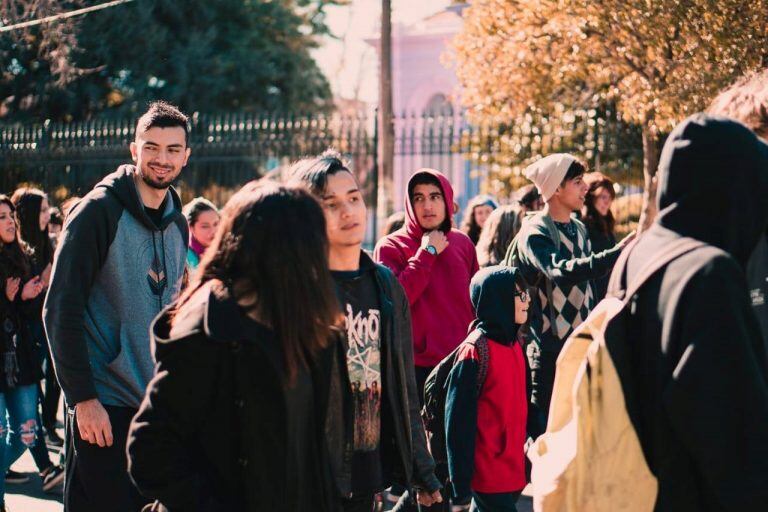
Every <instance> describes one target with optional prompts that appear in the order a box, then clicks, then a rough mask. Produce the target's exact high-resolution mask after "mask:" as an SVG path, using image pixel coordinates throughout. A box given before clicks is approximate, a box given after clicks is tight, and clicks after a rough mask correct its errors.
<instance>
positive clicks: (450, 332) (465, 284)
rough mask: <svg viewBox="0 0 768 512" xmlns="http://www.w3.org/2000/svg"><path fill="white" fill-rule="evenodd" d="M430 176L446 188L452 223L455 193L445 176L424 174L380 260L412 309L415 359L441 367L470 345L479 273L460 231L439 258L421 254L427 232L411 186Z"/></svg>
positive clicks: (451, 234) (380, 249) (381, 245)
mask: <svg viewBox="0 0 768 512" xmlns="http://www.w3.org/2000/svg"><path fill="white" fill-rule="evenodd" d="M422 173H427V174H431V175H432V176H434V177H436V178H437V179H438V181H439V182H440V185H441V186H440V188H441V189H442V192H443V197H444V198H445V204H446V215H447V218H449V219H450V217H451V211H452V207H453V188H452V187H451V184H450V183H449V182H448V179H447V178H446V177H445V176H444V175H443V174H442V173H441V172H439V171H436V170H433V169H420V170H418V171H416V172H415V173H414V175H413V176H411V179H410V180H409V183H408V187H406V193H405V212H406V219H405V225H404V226H403V227H402V228H401V229H399V230H398V231H395V232H394V233H392V234H391V235H388V236H386V237H385V238H383V239H381V240H379V242H378V244H376V249H375V251H374V258H375V259H376V261H378V262H379V263H382V264H384V265H386V266H387V267H389V268H390V269H391V270H392V272H394V274H395V275H396V276H397V279H398V280H399V281H400V284H402V285H403V288H404V289H405V293H406V295H407V296H408V302H410V305H411V322H412V325H413V345H414V347H413V353H414V361H415V364H416V366H420V367H425V368H431V367H434V366H436V365H437V364H438V363H439V362H440V361H442V359H443V358H444V357H445V356H447V355H448V354H449V353H451V351H453V349H455V348H456V347H458V346H459V344H460V343H461V342H462V341H464V338H465V337H466V335H467V329H468V327H469V324H470V323H471V322H472V320H474V318H475V314H474V311H473V309H472V304H471V303H470V301H469V293H468V290H469V281H470V280H471V279H472V276H473V275H474V274H475V272H477V270H478V264H477V254H476V253H475V246H474V245H472V241H471V240H470V239H469V237H468V236H467V235H465V234H464V233H462V232H461V231H459V230H457V229H451V230H450V231H448V233H446V236H447V238H448V247H446V249H445V250H444V251H443V252H442V253H440V254H438V255H437V256H433V255H432V254H430V253H429V252H427V251H425V250H423V249H421V239H422V237H423V236H424V230H423V229H422V228H421V226H420V225H419V223H418V221H417V220H416V214H415V213H414V210H413V206H412V205H411V200H410V195H409V193H408V190H410V182H411V181H412V180H413V179H414V177H415V176H417V175H419V174H422Z"/></svg>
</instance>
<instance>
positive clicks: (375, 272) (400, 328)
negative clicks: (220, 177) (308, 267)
mask: <svg viewBox="0 0 768 512" xmlns="http://www.w3.org/2000/svg"><path fill="white" fill-rule="evenodd" d="M290 179H292V180H294V181H298V182H301V183H303V184H305V185H306V186H307V187H308V188H309V189H310V190H311V191H312V193H313V194H314V195H315V196H316V197H317V199H318V200H319V201H320V204H321V205H322V207H323V211H324V212H325V219H326V231H327V234H328V242H329V257H328V260H329V265H330V269H331V274H332V275H333V277H334V279H335V281H336V285H337V290H338V294H339V299H340V302H341V307H342V311H343V313H344V315H345V326H346V334H347V335H346V338H345V341H346V346H344V347H343V349H344V352H345V353H344V354H342V356H341V358H340V359H341V362H340V363H339V364H338V366H339V371H340V372H341V375H342V376H343V378H341V379H340V381H341V382H344V383H346V386H344V387H343V388H342V389H339V386H334V385H332V386H331V398H330V403H331V411H330V412H329V414H328V416H329V420H328V422H327V426H326V436H327V438H328V444H329V447H328V448H329V451H330V455H331V466H332V472H333V476H334V479H335V482H336V487H337V490H338V492H339V496H340V501H341V506H342V508H343V510H344V511H345V512H358V511H359V512H370V511H371V510H373V506H374V496H375V495H376V493H378V492H380V491H382V490H384V489H385V488H387V487H389V486H391V485H392V484H395V483H396V484H400V485H403V486H405V487H407V488H410V487H411V486H414V487H416V488H418V490H419V491H418V499H419V501H420V502H421V503H423V504H425V505H431V504H432V503H433V502H434V501H440V499H441V497H440V482H439V481H438V480H437V478H435V475H434V469H435V468H434V466H435V465H434V462H433V460H432V457H431V456H430V454H429V451H428V450H427V444H426V437H425V434H424V429H423V427H422V424H421V417H420V416H419V409H418V403H419V400H418V398H417V395H418V394H419V391H418V389H417V387H416V380H415V377H414V372H413V346H412V342H411V321H410V314H409V307H408V300H407V298H406V295H405V292H404V291H403V288H402V286H400V284H399V283H398V281H397V279H396V278H395V276H394V275H392V272H391V271H390V270H389V269H387V268H386V267H384V266H383V265H378V264H376V263H374V261H373V260H372V259H371V257H370V256H368V254H366V253H365V251H363V250H362V243H363V239H364V237H365V230H366V218H367V210H366V207H365V202H364V201H363V194H362V192H361V191H360V188H359V186H358V184H357V181H356V179H355V177H354V175H353V174H352V172H351V171H350V170H349V168H348V167H347V166H346V164H345V163H344V162H343V161H342V160H341V156H340V155H339V154H338V153H336V152H334V151H327V152H325V153H324V154H323V155H321V156H320V157H318V158H309V159H305V160H300V161H299V162H297V163H295V164H294V165H293V166H292V168H291V170H290ZM344 404H346V405H347V408H344V407H343V405H344ZM334 410H335V412H334Z"/></svg>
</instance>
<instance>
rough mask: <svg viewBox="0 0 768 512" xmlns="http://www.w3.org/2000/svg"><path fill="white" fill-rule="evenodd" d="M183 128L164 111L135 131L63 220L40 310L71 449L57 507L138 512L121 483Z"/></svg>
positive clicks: (171, 270) (143, 377)
mask: <svg viewBox="0 0 768 512" xmlns="http://www.w3.org/2000/svg"><path fill="white" fill-rule="evenodd" d="M188 134H189V128H188V120H187V117H186V116H185V115H184V114H182V113H181V112H180V111H179V110H178V109H177V108H176V107H174V106H172V105H169V104H167V103H163V102H157V103H153V104H151V105H150V107H149V110H148V111H147V112H146V113H145V114H144V115H143V116H142V117H141V118H140V119H139V121H138V123H137V125H136V135H135V141H134V142H132V143H131V148H130V149H131V156H132V158H133V161H134V163H135V165H123V166H120V167H119V168H118V169H117V171H115V172H114V173H112V174H110V175H108V176H107V177H105V178H104V179H103V180H102V181H101V183H99V184H98V185H96V187H94V189H93V190H91V192H89V193H88V194H87V195H86V196H85V197H84V198H83V199H82V200H81V201H80V202H79V203H78V204H77V205H76V206H75V207H74V208H73V209H72V210H71V213H70V215H69V216H68V218H67V222H66V225H65V226H64V230H63V232H62V234H61V238H60V241H59V245H58V248H57V252H56V258H55V263H54V266H53V273H52V277H51V283H50V287H49V291H48V295H47V297H46V301H45V306H44V310H43V317H44V321H45V328H46V333H47V336H48V340H49V343H50V347H51V353H52V355H53V363H54V366H55V369H56V375H57V376H58V379H59V383H60V384H61V388H62V390H63V391H64V396H65V399H66V403H67V406H68V407H67V411H68V414H67V422H68V432H69V435H70V436H71V437H70V441H71V443H72V444H71V446H72V447H73V449H71V450H69V453H68V455H67V466H66V471H67V474H66V480H65V493H64V504H65V509H66V510H72V511H77V512H80V511H90V510H94V511H96V510H98V511H126V510H139V509H140V508H141V507H142V505H143V503H144V502H145V501H146V500H143V499H142V498H141V496H140V495H139V494H138V492H137V491H136V490H135V489H134V488H133V486H132V485H131V482H130V480H129V478H128V473H127V458H126V455H125V444H126V438H127V433H128V426H129V424H130V421H131V418H132V417H133V416H134V414H135V413H136V411H137V410H138V408H139V404H140V403H141V400H142V399H143V397H144V390H145V389H146V386H147V384H148V383H149V380H150V379H151V378H152V375H153V358H152V354H151V353H150V345H149V325H150V323H151V321H152V319H153V318H154V317H155V316H156V315H157V314H158V313H159V312H160V310H161V309H162V308H163V307H164V306H166V305H167V304H169V303H170V302H171V301H172V300H173V299H174V297H175V296H176V294H177V292H178V290H179V287H180V284H181V278H182V275H183V272H184V262H185V258H186V251H187V240H188V227H187V222H186V220H185V218H184V216H183V215H182V214H181V200H180V198H179V196H178V194H177V193H176V191H175V190H174V189H173V188H172V187H171V182H172V181H173V180H174V179H175V178H176V177H177V176H178V175H179V174H180V172H181V169H182V168H183V167H184V166H185V165H186V163H187V160H188V159H189V154H190V149H189V148H188V147H187V138H188Z"/></svg>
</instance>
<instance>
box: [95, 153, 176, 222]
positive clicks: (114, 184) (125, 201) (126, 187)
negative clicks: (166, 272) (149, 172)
mask: <svg viewBox="0 0 768 512" xmlns="http://www.w3.org/2000/svg"><path fill="white" fill-rule="evenodd" d="M137 173H138V171H137V169H136V166H134V165H121V166H120V167H118V168H117V170H116V171H115V172H113V173H112V174H109V175H107V176H105V177H104V179H103V180H101V181H100V182H99V183H98V184H97V185H96V186H97V187H104V188H106V189H107V190H109V191H110V192H112V193H113V194H114V195H115V197H117V199H118V200H119V201H120V203H121V204H122V205H123V207H124V208H125V209H126V210H128V211H129V212H130V214H131V215H132V216H133V217H134V218H136V219H138V220H139V221H140V222H141V223H142V224H144V225H145V226H146V227H147V229H150V230H152V231H156V230H158V229H160V230H163V229H165V228H166V227H167V226H168V224H170V223H171V222H173V221H174V220H175V217H176V215H169V214H168V212H173V211H176V213H177V214H178V215H181V198H180V197H179V194H178V193H177V192H176V190H175V189H174V188H173V187H169V188H168V194H169V196H170V199H171V203H170V204H168V203H166V213H165V216H164V217H163V222H162V223H161V225H160V226H155V223H154V222H152V219H150V218H149V215H147V212H145V211H144V203H143V202H142V200H141V197H140V196H139V191H138V189H137V188H136V183H135V182H134V179H135V177H136V175H137Z"/></svg>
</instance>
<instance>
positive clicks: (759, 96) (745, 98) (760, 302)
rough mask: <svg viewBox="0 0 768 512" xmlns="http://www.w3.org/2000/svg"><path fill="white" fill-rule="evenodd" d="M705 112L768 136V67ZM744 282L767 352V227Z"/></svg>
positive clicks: (739, 81) (753, 74)
mask: <svg viewBox="0 0 768 512" xmlns="http://www.w3.org/2000/svg"><path fill="white" fill-rule="evenodd" d="M707 113H709V114H712V115H715V116H723V117H730V118H731V119H735V120H736V121H739V122H741V123H743V124H744V125H746V126H747V127H748V128H750V129H751V130H752V131H754V132H755V134H756V135H757V136H758V137H762V138H763V139H765V140H768V68H766V69H763V70H762V71H759V72H756V73H751V74H749V75H746V76H745V77H743V78H741V79H739V80H738V81H737V82H736V83H735V84H733V85H732V86H731V87H729V88H728V89H726V90H725V91H723V92H721V93H720V94H719V95H718V96H717V98H715V99H714V101H713V102H712V105H710V107H709V109H707ZM747 283H748V284H749V296H750V299H751V301H752V307H753V308H754V309H755V314H756V315H757V321H758V322H759V323H760V330H761V331H762V333H763V340H764V342H765V347H766V352H768V229H766V231H765V233H764V234H763V236H761V237H760V240H759V241H758V242H757V246H756V247H755V250H754V251H753V253H752V256H751V257H750V258H749V263H748V264H747Z"/></svg>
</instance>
